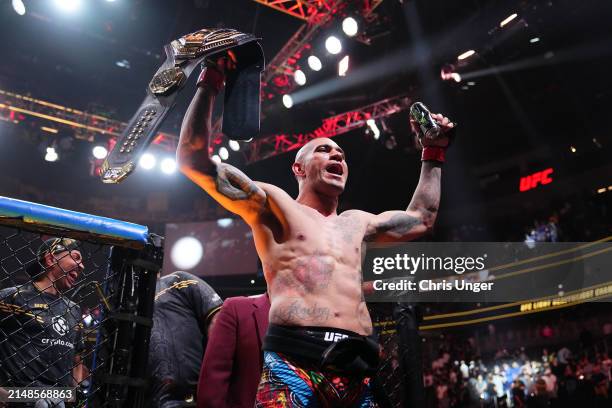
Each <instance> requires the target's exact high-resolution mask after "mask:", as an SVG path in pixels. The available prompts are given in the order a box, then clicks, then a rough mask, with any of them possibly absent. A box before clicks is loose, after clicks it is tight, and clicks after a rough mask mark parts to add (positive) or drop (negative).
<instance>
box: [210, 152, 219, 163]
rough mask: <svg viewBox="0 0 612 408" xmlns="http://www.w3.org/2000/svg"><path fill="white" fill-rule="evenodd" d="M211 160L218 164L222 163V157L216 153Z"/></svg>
mask: <svg viewBox="0 0 612 408" xmlns="http://www.w3.org/2000/svg"><path fill="white" fill-rule="evenodd" d="M210 160H212V161H214V162H215V163H217V164H219V163H221V158H220V157H219V156H218V155H216V154H213V155H212V156H211V158H210Z"/></svg>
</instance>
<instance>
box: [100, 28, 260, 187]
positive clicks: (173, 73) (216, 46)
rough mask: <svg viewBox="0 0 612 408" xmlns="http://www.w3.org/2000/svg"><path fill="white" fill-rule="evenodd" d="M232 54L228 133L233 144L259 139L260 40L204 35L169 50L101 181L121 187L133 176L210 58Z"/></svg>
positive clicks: (231, 33) (225, 33)
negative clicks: (197, 71)
mask: <svg viewBox="0 0 612 408" xmlns="http://www.w3.org/2000/svg"><path fill="white" fill-rule="evenodd" d="M228 49H232V50H233V51H234V53H235V54H236V57H237V62H236V69H235V70H234V71H232V72H231V73H230V74H228V77H227V79H226V91H225V104H224V113H225V114H224V121H223V132H224V133H225V134H227V135H228V136H229V137H230V138H232V139H234V140H248V139H250V138H252V137H256V136H257V135H258V133H259V112H260V95H259V93H260V75H261V71H263V69H264V64H265V61H264V56H263V50H262V48H261V45H260V44H259V42H258V38H256V37H254V36H253V35H251V34H245V33H241V32H239V31H236V30H230V29H203V30H200V31H197V32H195V33H192V34H188V35H186V36H183V37H181V38H180V39H178V40H176V41H173V42H172V43H170V44H168V45H166V46H165V47H164V51H165V53H166V60H165V61H164V63H163V64H162V66H161V67H159V69H158V70H157V72H156V73H155V75H154V76H153V79H152V80H151V82H150V83H149V86H148V88H147V95H146V97H145V99H144V101H143V102H142V104H141V105H140V107H139V108H138V110H137V111H136V113H135V114H134V116H132V119H130V122H129V123H128V126H127V128H126V129H125V130H124V131H123V133H122V134H121V137H120V138H119V139H118V140H117V143H116V144H115V146H114V148H113V150H112V151H111V153H110V154H109V155H108V157H107V158H106V160H105V161H104V164H103V165H102V174H101V178H102V181H103V182H105V183H118V182H120V181H122V180H123V179H125V178H126V177H127V176H128V175H129V174H130V173H131V172H132V171H134V169H135V167H136V164H137V161H138V159H139V158H140V156H141V155H142V153H144V151H145V150H146V148H147V147H148V146H149V145H150V144H151V142H152V141H153V139H154V138H155V135H156V133H157V130H158V129H159V127H160V126H161V125H162V123H163V121H164V119H165V118H166V116H167V115H168V113H169V112H170V111H171V110H172V108H173V107H174V102H175V100H176V97H177V96H178V94H179V93H180V91H181V90H182V89H183V88H184V86H185V84H186V83H187V79H188V78H189V77H190V76H191V74H192V73H193V71H194V70H195V68H196V67H197V66H198V65H200V63H202V62H203V61H204V60H205V59H206V58H208V57H210V56H212V55H214V54H218V53H221V52H224V51H227V50H228Z"/></svg>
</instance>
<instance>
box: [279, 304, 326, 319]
mask: <svg viewBox="0 0 612 408" xmlns="http://www.w3.org/2000/svg"><path fill="white" fill-rule="evenodd" d="M329 314H330V311H329V308H327V307H319V306H317V304H316V303H315V304H313V305H312V306H306V305H305V304H304V303H303V302H302V301H301V300H294V301H293V302H292V303H291V304H290V305H289V306H287V307H284V308H280V309H275V311H274V317H275V318H276V319H277V320H278V321H280V322H282V323H293V322H295V321H296V320H299V321H302V322H314V323H324V322H326V321H327V320H328V319H329Z"/></svg>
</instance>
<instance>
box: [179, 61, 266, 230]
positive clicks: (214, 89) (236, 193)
mask: <svg viewBox="0 0 612 408" xmlns="http://www.w3.org/2000/svg"><path fill="white" fill-rule="evenodd" d="M223 64H224V63H223ZM218 66H219V67H220V68H219V69H217V68H206V70H205V71H203V72H202V75H200V78H199V79H198V87H197V91H196V94H195V96H194V98H193V100H192V101H191V104H190V105H189V108H188V109H187V113H186V114H185V118H184V119H183V123H182V126H181V135H180V139H179V144H178V149H177V152H176V158H177V163H178V166H179V169H180V170H181V172H182V173H183V174H184V175H185V176H187V177H188V178H189V179H191V180H192V181H193V182H194V183H196V184H197V185H199V186H200V187H202V188H203V189H204V190H205V191H206V192H207V193H208V194H210V195H211V196H212V197H213V198H214V199H215V200H216V201H217V202H219V204H221V205H222V206H223V207H225V208H227V209H228V210H229V211H232V212H234V213H236V214H238V215H240V216H241V217H242V218H243V219H244V220H245V221H246V222H247V223H251V221H253V220H254V219H255V218H256V216H257V215H258V214H259V213H260V211H261V210H262V209H263V207H264V206H265V204H266V194H265V192H264V191H263V190H262V189H261V188H260V187H258V186H257V184H255V182H254V181H252V180H251V179H249V178H248V177H247V175H246V174H244V173H243V172H241V171H240V170H238V169H237V168H235V167H234V166H231V165H229V164H226V163H216V162H214V161H213V160H211V158H210V154H209V141H210V136H211V127H212V126H211V117H212V110H213V105H214V101H215V97H216V95H217V94H218V93H219V91H220V90H221V88H222V86H223V81H224V75H223V73H222V72H221V71H222V70H223V69H224V65H222V64H221V63H219V64H218Z"/></svg>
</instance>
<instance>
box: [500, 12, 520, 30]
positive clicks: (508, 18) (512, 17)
mask: <svg viewBox="0 0 612 408" xmlns="http://www.w3.org/2000/svg"><path fill="white" fill-rule="evenodd" d="M517 16H518V14H516V13H514V14H511V15H509V16H508V17H506V18H505V19H504V20H503V21H502V22H501V23H499V26H500V27H503V26H505V25H506V24H508V23H509V22H511V21H512V20H514V19H515V18H516V17H517Z"/></svg>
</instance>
